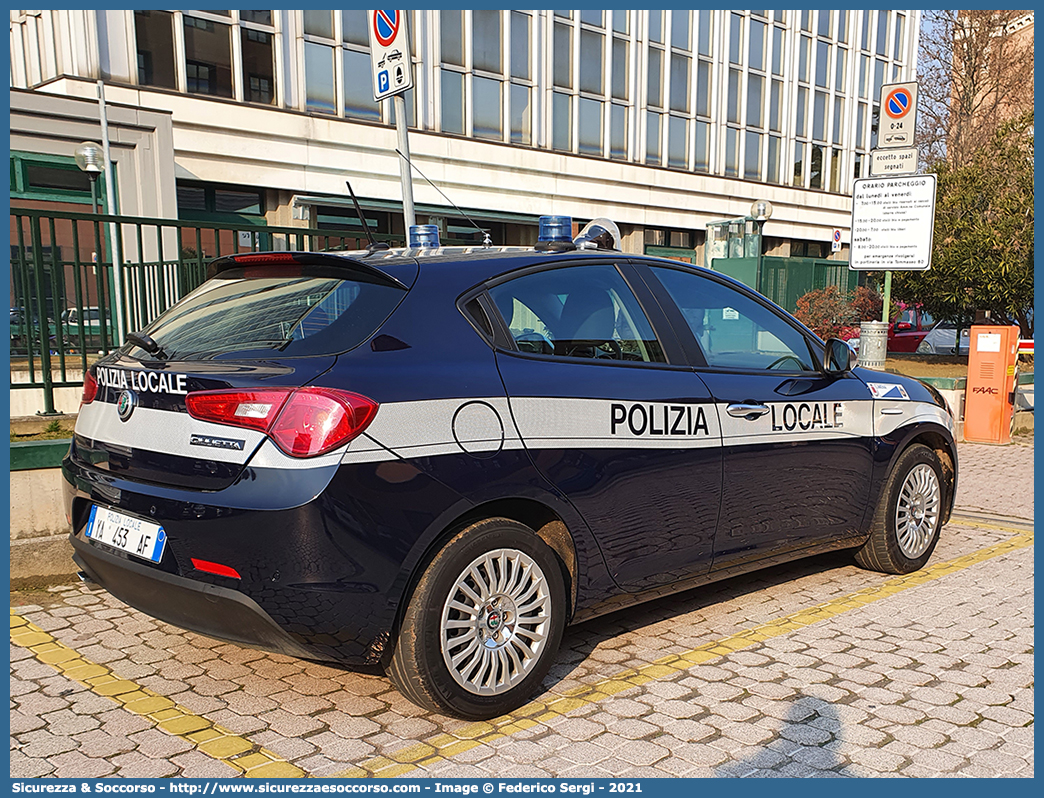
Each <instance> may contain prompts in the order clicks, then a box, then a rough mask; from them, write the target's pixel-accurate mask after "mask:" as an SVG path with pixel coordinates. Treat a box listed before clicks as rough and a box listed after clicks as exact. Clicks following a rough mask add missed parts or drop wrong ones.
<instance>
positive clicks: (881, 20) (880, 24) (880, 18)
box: [877, 11, 888, 55]
mask: <svg viewBox="0 0 1044 798" xmlns="http://www.w3.org/2000/svg"><path fill="white" fill-rule="evenodd" d="M877 54H878V55H888V12H887V11H878V12H877Z"/></svg>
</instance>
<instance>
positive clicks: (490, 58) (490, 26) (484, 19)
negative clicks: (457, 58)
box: [471, 9, 504, 72]
mask: <svg viewBox="0 0 1044 798" xmlns="http://www.w3.org/2000/svg"><path fill="white" fill-rule="evenodd" d="M500 24H501V23H500V12H499V11H480V10H478V9H476V10H475V11H472V12H471V27H472V37H471V44H472V48H471V49H472V52H471V59H472V65H473V66H474V68H475V69H478V70H481V71H483V72H502V71H503V69H504V67H503V62H502V61H501V58H500Z"/></svg>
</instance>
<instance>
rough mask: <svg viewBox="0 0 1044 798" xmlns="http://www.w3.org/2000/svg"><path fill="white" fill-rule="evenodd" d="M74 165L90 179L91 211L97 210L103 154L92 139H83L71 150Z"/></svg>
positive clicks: (95, 211)
mask: <svg viewBox="0 0 1044 798" xmlns="http://www.w3.org/2000/svg"><path fill="white" fill-rule="evenodd" d="M73 156H74V158H75V160H76V165H77V166H78V167H80V169H82V170H83V171H84V172H86V173H87V177H89V178H90V181H91V212H92V213H97V212H98V175H100V174H101V173H102V168H103V165H104V163H105V154H104V152H102V148H101V147H99V146H98V145H97V144H95V143H94V142H93V141H85V142H83V144H81V145H80V146H79V147H77V148H76V150H75V151H74V152H73Z"/></svg>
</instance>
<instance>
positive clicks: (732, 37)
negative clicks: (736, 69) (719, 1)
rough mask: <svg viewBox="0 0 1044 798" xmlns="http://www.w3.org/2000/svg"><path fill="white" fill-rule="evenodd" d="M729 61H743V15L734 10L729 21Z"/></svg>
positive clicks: (732, 62)
mask: <svg viewBox="0 0 1044 798" xmlns="http://www.w3.org/2000/svg"><path fill="white" fill-rule="evenodd" d="M729 63H730V64H742V63H743V17H742V16H740V15H739V14H736V13H735V12H733V14H732V18H731V20H730V23H729Z"/></svg>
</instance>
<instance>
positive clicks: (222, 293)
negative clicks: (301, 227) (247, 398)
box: [131, 267, 406, 360]
mask: <svg viewBox="0 0 1044 798" xmlns="http://www.w3.org/2000/svg"><path fill="white" fill-rule="evenodd" d="M405 294H406V291H405V290H404V289H403V288H401V287H399V286H397V285H392V284H391V283H389V282H387V281H382V280H380V279H379V278H376V277H373V276H370V275H369V274H364V273H361V272H356V271H353V270H348V269H330V268H324V267H300V268H297V269H295V270H294V273H293V274H292V275H288V274H285V273H280V271H279V270H276V269H272V268H267V269H258V268H256V267H254V268H238V269H230V270H228V271H225V272H222V273H221V274H220V275H219V276H217V277H215V278H213V279H211V280H208V281H207V282H206V283H204V284H203V285H201V286H200V287H199V288H197V289H196V290H195V291H193V292H192V293H191V294H189V295H188V296H186V297H185V298H184V299H182V300H181V301H180V302H178V303H177V304H176V305H175V306H174V307H172V308H171V309H170V310H168V311H167V312H166V313H164V314H163V315H161V316H160V317H159V318H157V319H156V320H155V321H154V322H153V323H152V324H150V325H149V326H148V327H147V328H146V329H145V332H146V333H147V334H148V335H149V336H151V337H152V339H153V340H155V341H156V343H158V344H159V345H160V346H161V347H162V349H163V352H164V353H165V354H166V356H167V359H168V360H208V359H224V358H234V359H260V358H271V357H272V356H273V355H275V354H277V353H285V354H286V355H287V356H290V357H293V356H304V355H328V354H335V353H338V352H344V351H347V350H349V349H352V348H354V347H356V346H358V345H359V344H361V343H362V342H363V341H365V340H366V339H367V338H369V336H370V335H371V334H373V333H374V332H375V331H376V330H377V328H378V327H379V326H380V325H381V324H382V323H383V322H384V320H385V319H386V318H388V316H389V315H390V314H391V312H392V310H394V308H395V306H396V305H397V304H398V303H399V301H400V300H401V299H402V298H403V296H405ZM131 353H132V354H135V355H136V356H139V357H140V356H142V355H143V354H144V353H143V350H141V349H139V348H138V347H132V348H131Z"/></svg>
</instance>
